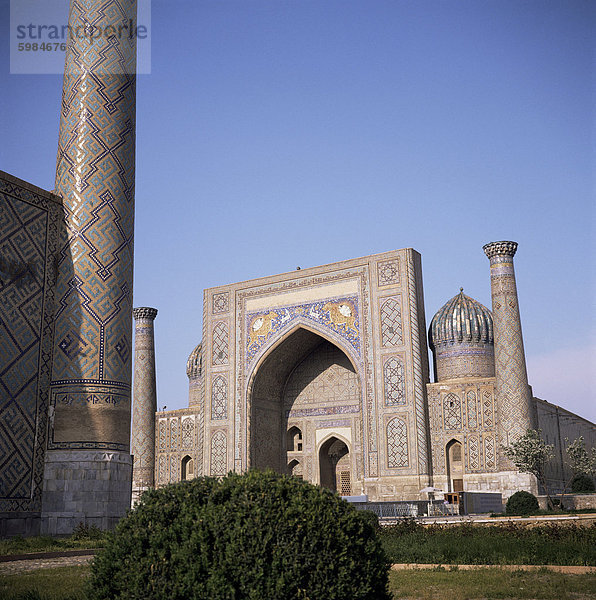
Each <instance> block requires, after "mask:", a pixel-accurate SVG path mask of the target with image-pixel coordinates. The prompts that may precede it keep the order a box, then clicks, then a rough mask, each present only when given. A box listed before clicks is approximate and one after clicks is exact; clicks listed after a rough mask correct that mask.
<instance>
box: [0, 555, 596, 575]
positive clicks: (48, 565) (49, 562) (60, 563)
mask: <svg viewBox="0 0 596 600" xmlns="http://www.w3.org/2000/svg"><path fill="white" fill-rule="evenodd" d="M58 554H60V553H58V552H46V553H39V554H38V555H35V558H31V557H27V556H26V555H20V556H19V559H18V560H6V559H7V558H9V557H4V556H3V557H0V575H11V574H13V573H24V572H26V571H35V570H36V569H55V568H56V567H70V566H75V565H84V564H87V563H88V562H89V561H90V560H91V559H92V558H93V556H94V554H95V553H94V552H93V553H88V554H84V551H82V550H78V551H76V554H75V553H73V552H71V553H69V554H68V555H67V556H57V555H58ZM63 554H65V553H63ZM10 558H13V559H14V558H15V557H10ZM441 566H442V567H444V568H445V569H446V570H449V569H450V568H454V569H455V568H457V570H459V571H468V570H477V569H485V568H498V569H503V570H506V571H517V570H523V571H538V570H540V569H543V568H547V569H548V570H549V571H556V572H558V573H566V574H569V575H583V574H585V573H595V574H596V567H580V566H562V565H433V564H414V563H409V564H395V565H392V566H391V569H392V570H393V571H404V570H415V569H436V568H437V567H441Z"/></svg>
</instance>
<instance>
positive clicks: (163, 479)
mask: <svg viewBox="0 0 596 600" xmlns="http://www.w3.org/2000/svg"><path fill="white" fill-rule="evenodd" d="M168 464H169V462H168V457H167V456H166V455H165V454H161V455H160V457H159V466H158V469H157V473H158V474H157V478H158V479H157V483H158V484H159V485H164V484H166V483H167V482H168Z"/></svg>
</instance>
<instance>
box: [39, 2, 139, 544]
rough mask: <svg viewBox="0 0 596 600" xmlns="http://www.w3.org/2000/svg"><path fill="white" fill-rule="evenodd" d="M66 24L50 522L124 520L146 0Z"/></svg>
mask: <svg viewBox="0 0 596 600" xmlns="http://www.w3.org/2000/svg"><path fill="white" fill-rule="evenodd" d="M68 24H69V31H70V32H72V35H71V36H70V37H69V40H68V47H67V50H66V64H65V71H64V82H63V92H62V106H61V114H60V136H59V144H58V159H57V165H56V186H55V188H56V189H55V193H56V194H58V195H60V196H61V197H62V199H63V202H64V210H65V223H66V225H65V230H64V231H63V235H62V240H61V251H60V254H59V255H60V260H59V264H58V269H59V274H58V281H57V284H56V286H57V287H56V318H55V319H56V320H55V333H54V351H53V367H52V369H53V370H52V384H51V392H50V431H49V440H48V452H47V453H46V465H45V475H44V492H43V499H42V531H43V532H45V533H68V531H70V530H72V528H73V527H75V526H76V525H77V524H78V523H80V522H83V523H87V524H95V525H98V526H99V527H102V528H109V527H112V526H114V525H115V523H116V522H117V521H118V519H119V518H120V517H121V516H122V515H124V514H125V512H126V510H127V509H128V508H129V507H130V483H131V476H132V459H131V456H130V391H131V374H132V373H131V358H132V357H131V355H132V339H131V338H132V284H133V224H134V223H133V221H134V183H135V87H136V76H135V70H136V37H135V33H136V0H71V2H70V13H69V20H68Z"/></svg>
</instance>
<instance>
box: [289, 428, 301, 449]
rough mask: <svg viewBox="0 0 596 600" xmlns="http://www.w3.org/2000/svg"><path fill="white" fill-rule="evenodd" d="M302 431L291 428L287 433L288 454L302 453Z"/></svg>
mask: <svg viewBox="0 0 596 600" xmlns="http://www.w3.org/2000/svg"><path fill="white" fill-rule="evenodd" d="M302 444H303V440H302V431H301V430H300V428H299V427H296V426H294V427H290V429H288V432H287V433H286V449H287V451H288V452H302Z"/></svg>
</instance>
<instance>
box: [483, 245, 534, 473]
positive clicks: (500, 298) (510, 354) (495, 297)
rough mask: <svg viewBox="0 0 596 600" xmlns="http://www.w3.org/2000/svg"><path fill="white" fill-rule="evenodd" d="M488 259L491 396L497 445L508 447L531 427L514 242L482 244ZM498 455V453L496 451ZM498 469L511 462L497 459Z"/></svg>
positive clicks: (530, 407) (529, 397)
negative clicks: (492, 355) (492, 356)
mask: <svg viewBox="0 0 596 600" xmlns="http://www.w3.org/2000/svg"><path fill="white" fill-rule="evenodd" d="M483 250H484V252H485V254H486V256H488V258H489V260H490V282H491V294H492V305H493V311H492V312H493V326H494V340H495V378H496V381H495V395H496V400H497V426H498V429H497V432H498V437H499V443H500V445H501V446H509V445H510V444H511V443H512V442H513V441H514V440H515V439H517V438H518V437H520V436H521V435H523V434H524V433H525V432H526V430H527V429H529V428H531V427H532V421H533V419H532V392H531V389H530V386H529V385H528V375H527V372H526V357H525V354H524V342H523V338H522V329H521V320H520V316H519V305H518V300H517V286H516V283H515V271H514V269H513V257H514V255H515V252H516V250H517V243H516V242H491V243H490V244H486V245H485V246H483ZM500 454H501V456H502V453H500ZM501 462H502V463H503V464H501V465H500V467H501V469H502V470H508V469H511V467H512V465H511V464H510V463H509V462H508V461H507V459H505V458H504V457H502V458H501Z"/></svg>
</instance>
